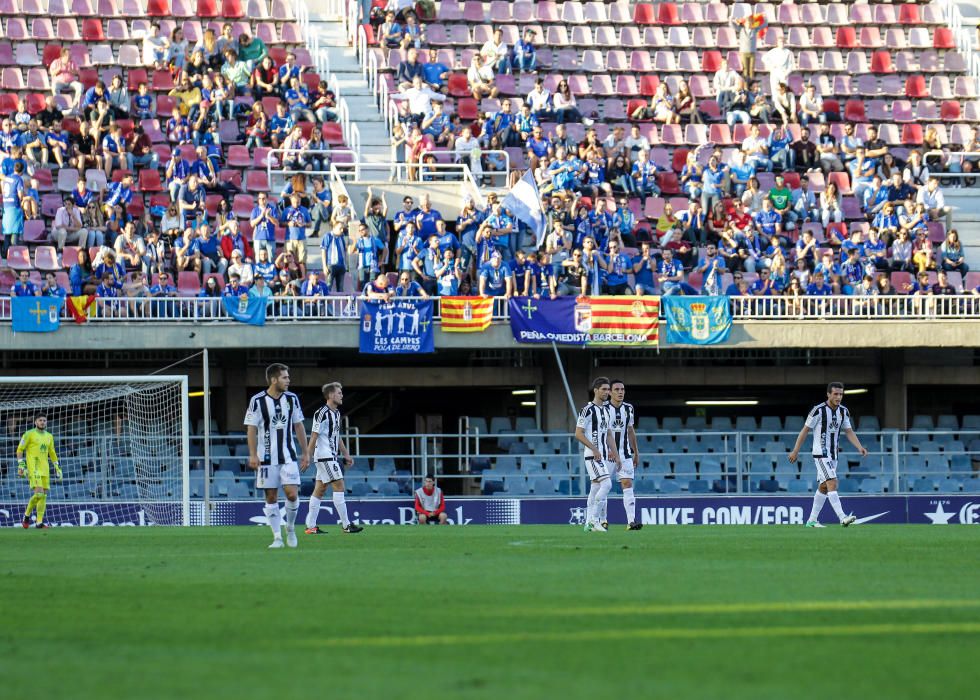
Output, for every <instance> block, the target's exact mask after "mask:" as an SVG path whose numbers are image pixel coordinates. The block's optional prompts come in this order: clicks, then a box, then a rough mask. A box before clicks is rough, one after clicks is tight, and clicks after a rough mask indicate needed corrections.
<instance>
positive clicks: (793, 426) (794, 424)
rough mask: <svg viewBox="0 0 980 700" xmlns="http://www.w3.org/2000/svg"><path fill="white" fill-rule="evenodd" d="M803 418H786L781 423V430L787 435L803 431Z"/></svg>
mask: <svg viewBox="0 0 980 700" xmlns="http://www.w3.org/2000/svg"><path fill="white" fill-rule="evenodd" d="M803 420H804V419H803V416H795V415H794V416H786V420H785V421H784V422H783V430H785V431H786V432H788V433H798V432H800V431H801V430H802V429H803Z"/></svg>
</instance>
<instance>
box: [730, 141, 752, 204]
mask: <svg viewBox="0 0 980 700" xmlns="http://www.w3.org/2000/svg"><path fill="white" fill-rule="evenodd" d="M729 173H730V176H729V183H730V186H731V190H732V194H733V195H735V196H736V197H741V196H742V194H743V193H744V192H745V188H746V187H748V185H749V180H751V179H752V178H753V177H755V166H754V165H752V164H751V163H747V162H745V154H744V153H742V152H741V151H735V152H734V153H733V154H732V165H731V167H730V168H729Z"/></svg>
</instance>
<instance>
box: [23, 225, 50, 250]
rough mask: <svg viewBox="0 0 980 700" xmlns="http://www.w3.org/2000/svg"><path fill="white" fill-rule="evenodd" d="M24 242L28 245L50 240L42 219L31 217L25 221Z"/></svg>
mask: <svg viewBox="0 0 980 700" xmlns="http://www.w3.org/2000/svg"><path fill="white" fill-rule="evenodd" d="M24 242H25V243H27V244H28V245H38V244H40V243H47V242H48V234H47V232H46V231H45V230H44V222H43V221H42V220H41V219H30V220H28V221H25V222H24Z"/></svg>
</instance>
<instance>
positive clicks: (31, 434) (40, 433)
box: [17, 428, 58, 469]
mask: <svg viewBox="0 0 980 700" xmlns="http://www.w3.org/2000/svg"><path fill="white" fill-rule="evenodd" d="M17 451H18V452H20V453H21V454H23V455H24V456H25V458H26V461H27V466H28V467H31V468H34V469H36V468H39V467H41V468H44V469H47V467H48V459H49V458H50V459H51V461H52V462H57V461H58V454H57V453H56V452H55V451H54V435H52V434H51V433H49V432H48V431H47V430H38V429H37V428H31V429H30V430H28V431H27V432H26V433H24V434H23V435H22V436H21V438H20V444H19V445H18V446H17Z"/></svg>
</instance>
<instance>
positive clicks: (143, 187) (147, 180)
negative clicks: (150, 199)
mask: <svg viewBox="0 0 980 700" xmlns="http://www.w3.org/2000/svg"><path fill="white" fill-rule="evenodd" d="M139 189H140V191H141V192H163V182H161V180H160V171H159V170H153V169H152V168H143V169H142V170H140V179H139Z"/></svg>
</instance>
